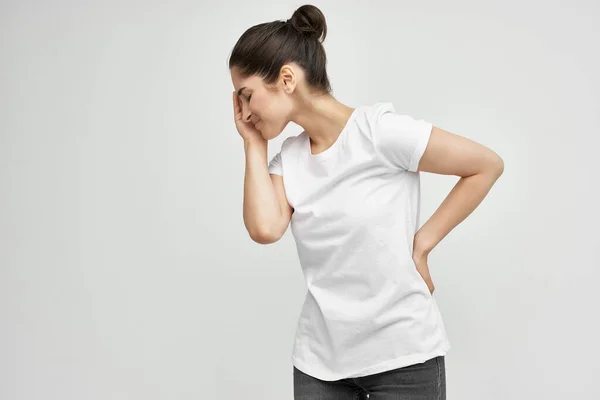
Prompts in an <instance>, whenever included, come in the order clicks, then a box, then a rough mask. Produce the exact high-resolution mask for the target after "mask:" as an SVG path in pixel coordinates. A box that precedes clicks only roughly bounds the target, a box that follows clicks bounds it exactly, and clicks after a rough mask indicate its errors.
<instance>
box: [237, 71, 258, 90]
mask: <svg viewBox="0 0 600 400" xmlns="http://www.w3.org/2000/svg"><path fill="white" fill-rule="evenodd" d="M231 81H232V83H233V87H234V89H235V91H236V92H237V91H238V90H240V89H242V88H244V87H245V88H247V89H250V90H252V89H257V88H258V87H260V85H261V84H262V79H261V78H260V77H259V76H256V75H253V76H249V77H246V78H244V77H242V76H241V75H240V74H239V73H238V71H237V69H236V68H235V67H234V68H232V69H231Z"/></svg>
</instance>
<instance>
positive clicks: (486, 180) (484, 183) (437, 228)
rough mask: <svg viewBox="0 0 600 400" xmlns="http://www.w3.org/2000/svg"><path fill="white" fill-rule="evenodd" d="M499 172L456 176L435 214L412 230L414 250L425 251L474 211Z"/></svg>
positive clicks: (423, 252)
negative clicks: (457, 177) (452, 186)
mask: <svg viewBox="0 0 600 400" xmlns="http://www.w3.org/2000/svg"><path fill="white" fill-rule="evenodd" d="M501 174H502V172H501V171H499V170H497V169H490V170H488V171H485V172H482V173H479V174H475V175H471V176H468V177H462V178H460V179H459V181H458V182H457V183H456V185H455V186H454V188H453V189H452V190H451V191H450V193H448V196H447V197H446V198H445V199H444V201H443V202H442V204H440V206H439V207H438V209H437V210H436V211H435V213H433V215H432V216H431V218H429V220H428V221H427V222H426V223H425V224H423V226H422V227H421V229H419V231H418V232H417V233H416V235H415V241H414V253H415V254H417V255H427V254H429V253H430V252H431V250H433V248H434V247H435V246H437V244H438V243H439V242H441V241H442V239H443V238H444V237H446V235H448V233H450V231H452V229H454V228H455V227H456V226H457V225H458V224H460V223H461V222H462V221H463V220H464V219H465V218H467V217H468V216H469V215H470V214H471V213H472V212H473V210H475V208H476V207H477V206H478V205H479V204H480V203H481V202H482V201H483V199H484V198H485V196H486V195H487V194H488V193H489V191H490V189H491V188H492V186H493V185H494V183H495V182H496V180H498V178H499V177H500V175H501Z"/></svg>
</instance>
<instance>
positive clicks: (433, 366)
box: [293, 356, 446, 400]
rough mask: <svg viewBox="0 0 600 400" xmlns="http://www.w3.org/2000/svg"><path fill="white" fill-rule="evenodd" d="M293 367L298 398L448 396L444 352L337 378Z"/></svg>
mask: <svg viewBox="0 0 600 400" xmlns="http://www.w3.org/2000/svg"><path fill="white" fill-rule="evenodd" d="M293 368H294V399H295V400H446V367H445V360H444V356H438V357H434V358H432V359H430V360H427V361H425V362H423V363H419V364H414V365H409V366H407V367H402V368H396V369H393V370H390V371H384V372H380V373H377V374H373V375H367V376H361V377H359V378H346V379H340V380H337V381H322V380H320V379H317V378H315V377H312V376H310V375H307V374H305V373H304V372H302V371H300V370H299V369H298V368H296V367H295V366H294V367H293Z"/></svg>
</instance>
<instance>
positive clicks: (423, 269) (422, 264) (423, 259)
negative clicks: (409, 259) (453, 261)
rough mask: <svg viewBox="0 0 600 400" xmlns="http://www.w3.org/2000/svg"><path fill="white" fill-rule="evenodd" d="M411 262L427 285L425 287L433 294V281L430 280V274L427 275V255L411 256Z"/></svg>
mask: <svg viewBox="0 0 600 400" xmlns="http://www.w3.org/2000/svg"><path fill="white" fill-rule="evenodd" d="M413 260H414V262H415V265H416V266H417V271H419V274H420V275H421V277H422V278H423V280H424V281H425V283H427V287H428V288H429V292H430V293H431V294H433V291H434V290H435V286H434V285H433V281H432V280H431V274H430V273H429V266H428V265H427V254H413Z"/></svg>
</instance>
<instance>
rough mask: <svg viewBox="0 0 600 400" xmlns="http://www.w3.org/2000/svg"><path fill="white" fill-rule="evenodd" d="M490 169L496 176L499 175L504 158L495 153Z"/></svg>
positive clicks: (502, 169) (502, 170)
mask: <svg viewBox="0 0 600 400" xmlns="http://www.w3.org/2000/svg"><path fill="white" fill-rule="evenodd" d="M492 170H493V171H494V173H495V175H496V176H498V177H500V176H501V175H502V174H503V173H504V160H503V159H502V157H500V156H499V155H498V154H496V156H495V157H494V162H493V164H492Z"/></svg>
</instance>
